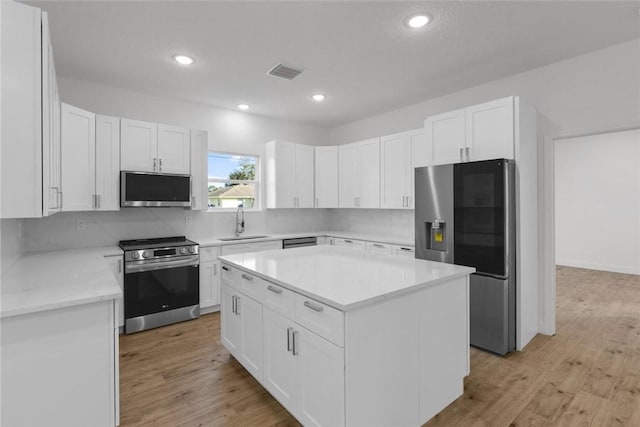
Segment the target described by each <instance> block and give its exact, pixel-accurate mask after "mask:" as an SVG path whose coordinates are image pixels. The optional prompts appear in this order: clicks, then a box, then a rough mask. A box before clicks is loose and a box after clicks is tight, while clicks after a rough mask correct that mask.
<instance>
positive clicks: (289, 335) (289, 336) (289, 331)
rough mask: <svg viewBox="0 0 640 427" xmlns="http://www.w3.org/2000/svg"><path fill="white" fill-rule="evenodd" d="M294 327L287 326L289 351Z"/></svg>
mask: <svg viewBox="0 0 640 427" xmlns="http://www.w3.org/2000/svg"><path fill="white" fill-rule="evenodd" d="M292 331H293V328H287V351H291V350H292V349H291V332H292Z"/></svg>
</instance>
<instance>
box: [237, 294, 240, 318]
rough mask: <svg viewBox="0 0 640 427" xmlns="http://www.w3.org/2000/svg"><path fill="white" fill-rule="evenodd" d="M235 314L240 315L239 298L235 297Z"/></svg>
mask: <svg viewBox="0 0 640 427" xmlns="http://www.w3.org/2000/svg"><path fill="white" fill-rule="evenodd" d="M236 314H237V315H240V297H238V296H237V297H236Z"/></svg>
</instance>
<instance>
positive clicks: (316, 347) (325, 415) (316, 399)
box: [295, 327, 345, 427]
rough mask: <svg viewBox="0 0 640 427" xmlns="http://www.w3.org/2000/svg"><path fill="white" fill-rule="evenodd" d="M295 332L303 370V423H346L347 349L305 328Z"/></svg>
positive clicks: (300, 413)
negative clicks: (345, 354) (345, 372)
mask: <svg viewBox="0 0 640 427" xmlns="http://www.w3.org/2000/svg"><path fill="white" fill-rule="evenodd" d="M295 334H296V335H295V353H296V355H295V357H296V358H297V362H298V364H299V368H298V369H299V372H300V374H299V381H300V383H299V392H298V395H299V396H298V405H297V406H298V411H297V414H298V418H299V419H300V421H301V422H302V424H303V425H314V426H330V427H333V426H336V427H337V426H343V425H344V424H345V401H344V399H345V397H344V363H345V362H344V349H342V348H340V347H338V346H336V345H335V344H332V343H330V342H329V341H327V340H325V339H323V338H320V337H319V336H318V335H316V334H314V333H313V332H310V331H308V330H307V329H305V328H302V327H297V329H296V332H295Z"/></svg>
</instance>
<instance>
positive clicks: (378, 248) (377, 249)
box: [366, 242, 396, 255]
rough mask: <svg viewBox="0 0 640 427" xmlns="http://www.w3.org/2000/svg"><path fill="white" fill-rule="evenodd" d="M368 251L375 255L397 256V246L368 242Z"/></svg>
mask: <svg viewBox="0 0 640 427" xmlns="http://www.w3.org/2000/svg"><path fill="white" fill-rule="evenodd" d="M366 250H367V252H374V253H378V254H385V255H395V254H396V246H395V245H390V244H388V243H378V242H367V244H366Z"/></svg>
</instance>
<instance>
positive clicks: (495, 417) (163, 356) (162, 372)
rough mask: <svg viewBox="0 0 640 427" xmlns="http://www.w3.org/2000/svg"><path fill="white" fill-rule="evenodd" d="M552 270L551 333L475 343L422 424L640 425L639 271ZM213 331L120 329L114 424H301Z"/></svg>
mask: <svg viewBox="0 0 640 427" xmlns="http://www.w3.org/2000/svg"><path fill="white" fill-rule="evenodd" d="M557 273H558V276H557V277H558V280H557V303H558V311H557V335H556V336H554V337H547V336H538V337H536V338H535V339H534V340H533V341H532V342H531V343H530V344H529V345H528V346H527V347H526V349H525V351H523V352H519V353H513V354H510V355H508V356H507V357H504V358H501V357H497V356H494V355H491V354H487V353H485V352H482V351H479V350H476V349H472V351H471V375H470V376H469V377H467V379H466V380H465V392H464V395H463V396H461V397H460V398H459V399H457V400H456V401H455V402H453V403H452V404H451V405H449V406H448V407H447V408H446V409H444V410H443V411H442V412H441V413H440V414H438V415H437V416H436V417H435V418H433V419H432V420H431V421H430V422H429V423H427V424H426V425H427V426H429V427H435V426H505V427H507V426H583V425H584V426H640V276H632V275H624V274H615V273H605V272H598V271H593V270H582V269H575V268H566V267H559V268H558V270H557ZM219 336H220V316H219V315H218V314H217V313H216V314H210V315H206V316H203V317H202V318H200V319H198V320H195V321H191V322H186V323H182V324H178V325H172V326H167V327H164V328H159V329H156V330H152V331H147V332H143V333H140V334H135V335H129V336H122V337H121V338H120V402H121V403H120V405H121V406H120V407H121V425H123V426H139V425H157V426H227V425H229V426H258V425H259V426H289V425H291V426H294V425H299V424H298V423H297V422H296V421H295V420H294V419H293V418H292V417H291V416H290V415H289V413H288V412H287V411H286V410H284V408H282V406H280V404H278V402H276V401H275V399H273V398H272V397H271V396H270V395H269V394H268V393H267V392H266V391H265V390H264V389H263V388H262V387H261V386H260V385H259V384H258V382H257V381H255V380H254V379H253V378H252V377H251V376H250V375H249V374H248V373H247V372H246V371H245V370H244V369H243V368H242V367H241V366H240V364H239V363H238V362H236V361H235V360H234V359H233V358H232V357H231V356H230V355H229V354H228V353H227V351H226V350H225V349H224V347H222V345H221V344H220V337H219Z"/></svg>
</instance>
